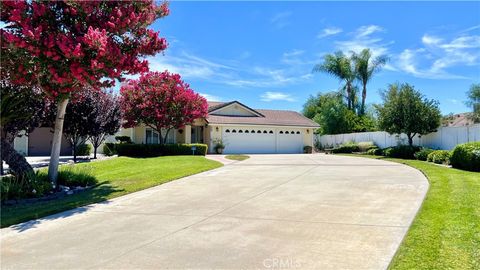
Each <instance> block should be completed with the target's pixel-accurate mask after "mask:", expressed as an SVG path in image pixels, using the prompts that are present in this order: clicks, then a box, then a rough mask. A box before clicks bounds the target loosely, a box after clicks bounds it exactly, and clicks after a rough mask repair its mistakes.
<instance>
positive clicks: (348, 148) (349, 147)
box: [332, 142, 360, 154]
mask: <svg viewBox="0 0 480 270" xmlns="http://www.w3.org/2000/svg"><path fill="white" fill-rule="evenodd" d="M358 151H360V148H359V147H358V144H356V143H352V142H347V143H344V144H341V145H339V146H337V147H335V148H333V149H332V153H345V154H350V153H353V152H358Z"/></svg>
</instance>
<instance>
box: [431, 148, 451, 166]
mask: <svg viewBox="0 0 480 270" xmlns="http://www.w3.org/2000/svg"><path fill="white" fill-rule="evenodd" d="M450 155H451V152H450V151H448V150H435V151H433V152H431V153H430V154H428V157H427V161H429V162H433V163H436V164H449V163H450Z"/></svg>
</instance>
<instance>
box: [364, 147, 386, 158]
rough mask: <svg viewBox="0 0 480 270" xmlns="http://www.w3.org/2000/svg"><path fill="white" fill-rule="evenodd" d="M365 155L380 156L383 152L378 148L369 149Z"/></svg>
mask: <svg viewBox="0 0 480 270" xmlns="http://www.w3.org/2000/svg"><path fill="white" fill-rule="evenodd" d="M367 155H372V156H381V155H383V151H382V149H380V148H370V149H368V150H367Z"/></svg>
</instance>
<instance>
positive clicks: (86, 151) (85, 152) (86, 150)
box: [77, 144, 92, 156]
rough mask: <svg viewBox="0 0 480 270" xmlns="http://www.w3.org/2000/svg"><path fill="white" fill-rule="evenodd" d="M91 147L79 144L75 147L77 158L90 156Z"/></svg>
mask: <svg viewBox="0 0 480 270" xmlns="http://www.w3.org/2000/svg"><path fill="white" fill-rule="evenodd" d="M91 153H92V146H91V145H90V144H80V145H78V146H77V156H90V154H91Z"/></svg>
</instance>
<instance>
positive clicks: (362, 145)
mask: <svg viewBox="0 0 480 270" xmlns="http://www.w3.org/2000/svg"><path fill="white" fill-rule="evenodd" d="M357 145H358V150H359V151H360V152H367V151H368V150H370V149H373V148H378V147H377V146H376V145H375V143H374V142H359V143H358V144H357Z"/></svg>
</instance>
